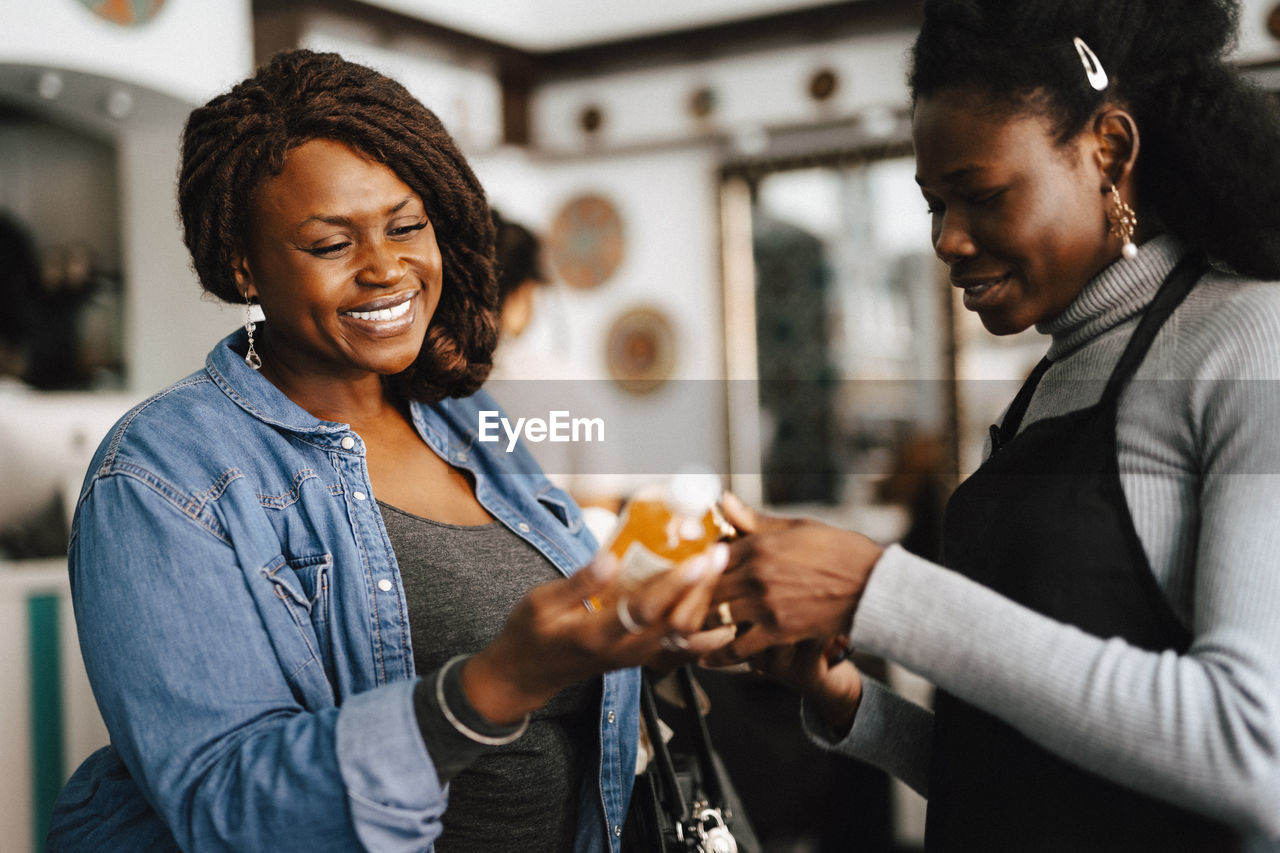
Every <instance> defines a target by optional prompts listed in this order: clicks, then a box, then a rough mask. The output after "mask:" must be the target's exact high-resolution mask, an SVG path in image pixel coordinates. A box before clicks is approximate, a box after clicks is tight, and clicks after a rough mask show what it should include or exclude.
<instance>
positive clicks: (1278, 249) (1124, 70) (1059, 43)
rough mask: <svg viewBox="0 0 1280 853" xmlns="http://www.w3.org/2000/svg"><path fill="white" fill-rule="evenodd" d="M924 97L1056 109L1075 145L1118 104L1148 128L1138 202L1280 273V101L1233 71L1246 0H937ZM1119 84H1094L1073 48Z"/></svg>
mask: <svg viewBox="0 0 1280 853" xmlns="http://www.w3.org/2000/svg"><path fill="white" fill-rule="evenodd" d="M924 16H925V17H924V24H923V26H922V28H921V30H920V34H919V36H918V37H917V39H916V42H915V47H914V48H913V50H912V54H911V69H910V74H909V79H908V83H909V85H910V88H911V94H912V98H913V100H918V99H919V98H921V97H922V96H928V95H931V94H934V93H936V92H938V91H940V90H944V89H950V88H959V87H965V88H969V87H972V88H975V89H977V90H978V91H981V92H983V93H984V94H985V95H987V97H988V99H989V101H990V103H992V104H993V106H995V107H996V108H1008V109H1009V110H1011V111H1015V112H1016V111H1019V110H1022V111H1031V112H1036V113H1040V114H1043V115H1046V116H1047V117H1048V118H1049V119H1050V120H1051V121H1052V122H1053V125H1054V128H1055V130H1056V132H1057V133H1058V138H1059V141H1061V142H1066V141H1067V140H1069V139H1071V138H1072V137H1074V136H1075V135H1076V134H1077V133H1079V132H1080V131H1082V130H1083V129H1084V128H1085V126H1086V125H1087V124H1088V122H1089V121H1090V120H1091V118H1092V117H1093V116H1094V115H1095V114H1096V112H1097V110H1098V109H1099V108H1100V107H1101V106H1102V105H1103V103H1104V102H1106V101H1111V102H1114V103H1119V104H1121V105H1123V106H1125V107H1126V108H1127V109H1128V110H1129V111H1130V112H1131V113H1132V114H1133V116H1134V119H1135V121H1136V122H1137V124H1138V128H1139V131H1140V132H1141V134H1142V147H1141V150H1140V154H1139V160H1138V163H1137V165H1136V166H1135V169H1134V176H1135V180H1136V183H1137V190H1136V191H1137V195H1138V197H1139V199H1140V200H1141V201H1142V202H1143V203H1144V204H1146V205H1148V206H1149V207H1150V208H1151V209H1152V210H1154V212H1155V213H1156V214H1157V215H1158V216H1159V217H1160V219H1161V221H1162V222H1163V223H1164V225H1165V227H1166V228H1167V229H1168V230H1169V231H1170V232H1171V233H1173V234H1175V235H1177V236H1178V237H1180V238H1181V239H1183V240H1185V241H1186V242H1188V243H1189V244H1192V245H1195V246H1198V247H1200V248H1202V249H1204V250H1205V251H1206V252H1207V253H1208V254H1209V255H1210V256H1212V257H1214V258H1217V259H1218V260H1220V261H1221V262H1223V263H1225V264H1227V265H1229V266H1231V267H1233V268H1234V269H1236V270H1237V271H1238V272H1241V273H1243V274H1245V275H1250V276H1256V277H1258V278H1267V279H1272V278H1280V155H1278V152H1280V108H1277V105H1276V103H1275V101H1273V100H1272V99H1271V97H1270V96H1269V95H1268V94H1267V93H1265V92H1263V91H1262V90H1260V89H1258V88H1257V87H1255V86H1252V85H1251V84H1250V83H1248V81H1246V80H1245V79H1243V78H1242V77H1241V76H1240V75H1239V74H1238V73H1237V72H1236V71H1234V70H1233V69H1231V68H1229V67H1228V66H1227V65H1226V63H1225V61H1224V57H1225V55H1226V53H1227V52H1228V50H1229V49H1230V48H1231V47H1232V46H1233V44H1234V40H1235V35H1236V26H1237V23H1238V18H1239V9H1238V4H1237V2H1234V0H1106V2H1099V0H925V3H924ZM1077 36H1078V37H1079V38H1081V39H1083V40H1084V41H1085V43H1086V44H1088V45H1089V47H1090V48H1091V49H1092V50H1093V52H1094V53H1095V54H1097V56H1098V59H1099V60H1100V62H1101V63H1102V66H1103V68H1104V69H1105V70H1106V71H1107V74H1108V76H1109V77H1110V81H1111V82H1110V85H1109V86H1108V87H1107V88H1106V89H1105V90H1104V91H1102V92H1098V91H1095V90H1094V89H1093V88H1092V87H1091V86H1090V85H1089V84H1088V82H1087V81H1086V78H1085V74H1084V69H1083V67H1082V65H1081V60H1080V58H1079V56H1078V55H1077V54H1076V49H1075V46H1074V43H1073V39H1074V38H1075V37H1077Z"/></svg>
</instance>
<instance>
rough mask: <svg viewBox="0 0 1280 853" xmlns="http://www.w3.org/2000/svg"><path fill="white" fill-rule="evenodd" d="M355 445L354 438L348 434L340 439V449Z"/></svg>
mask: <svg viewBox="0 0 1280 853" xmlns="http://www.w3.org/2000/svg"><path fill="white" fill-rule="evenodd" d="M355 446H356V440H355V439H354V438H352V437H351V436H349V435H348V436H346V437H344V438H343V439H342V449H343V450H350V449H351V448H353V447H355Z"/></svg>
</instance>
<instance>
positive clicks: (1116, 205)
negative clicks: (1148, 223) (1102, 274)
mask: <svg viewBox="0 0 1280 853" xmlns="http://www.w3.org/2000/svg"><path fill="white" fill-rule="evenodd" d="M1107 224H1108V225H1109V226H1110V233H1111V234H1112V235H1114V236H1116V237H1118V238H1120V242H1121V243H1123V244H1124V245H1123V246H1121V247H1120V254H1121V255H1123V256H1124V259H1125V260H1126V261H1131V260H1133V259H1134V258H1136V257H1137V256H1138V247H1137V246H1135V245H1134V243H1133V232H1134V229H1135V228H1137V227H1138V215H1137V214H1136V213H1134V212H1133V208H1132V207H1130V206H1129V205H1127V204H1125V203H1124V200H1123V199H1122V198H1120V190H1118V189H1116V185H1115V184H1112V185H1111V205H1110V206H1109V207H1108V208H1107Z"/></svg>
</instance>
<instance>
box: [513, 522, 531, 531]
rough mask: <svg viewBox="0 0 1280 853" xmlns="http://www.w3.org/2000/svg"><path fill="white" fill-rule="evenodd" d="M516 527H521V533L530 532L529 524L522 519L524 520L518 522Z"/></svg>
mask: <svg viewBox="0 0 1280 853" xmlns="http://www.w3.org/2000/svg"><path fill="white" fill-rule="evenodd" d="M516 527H519V528H520V532H521V533H528V532H529V525H527V524H525V523H524V522H523V521H522V522H520V523H519V524H517V525H516Z"/></svg>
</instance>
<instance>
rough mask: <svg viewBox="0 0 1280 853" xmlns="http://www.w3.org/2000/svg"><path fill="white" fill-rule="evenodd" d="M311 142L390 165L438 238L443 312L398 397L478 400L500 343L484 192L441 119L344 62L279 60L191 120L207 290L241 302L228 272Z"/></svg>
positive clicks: (392, 85)
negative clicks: (338, 145) (295, 158)
mask: <svg viewBox="0 0 1280 853" xmlns="http://www.w3.org/2000/svg"><path fill="white" fill-rule="evenodd" d="M312 139H331V140H335V141H337V142H343V143H346V144H347V145H350V146H351V147H353V148H355V149H356V150H358V151H360V152H361V153H363V154H364V155H366V156H368V157H369V158H370V159H372V160H374V161H376V162H379V163H382V164H384V165H386V166H387V167H388V168H390V169H391V171H393V172H395V174H396V175H397V176H398V177H399V178H400V180H402V181H404V182H405V184H407V185H408V186H409V188H410V189H412V190H413V191H414V192H415V193H417V194H418V196H419V197H421V199H422V202H423V204H424V205H425V207H426V212H427V216H428V217H429V218H430V220H431V224H432V227H433V228H434V230H435V236H436V242H437V243H438V244H439V246H440V254H441V260H442V263H443V268H444V283H443V288H442V290H441V294H440V303H439V305H438V307H437V308H436V311H435V315H434V316H433V317H432V320H431V325H430V327H429V328H428V330H427V336H426V340H425V341H424V342H423V345H422V350H421V352H420V353H419V354H418V358H417V359H416V360H415V361H414V363H413V364H412V365H411V366H410V367H409V368H408V369H407V370H405V371H404V372H402V373H400V374H397V375H396V376H394V377H392V378H391V384H392V387H393V388H394V389H395V391H396V392H397V393H399V394H401V395H403V396H404V397H407V398H409V399H414V400H420V401H422V402H435V401H437V400H441V399H443V398H445V397H449V396H453V397H461V396H465V395H467V394H470V393H472V392H474V391H475V390H476V389H477V388H479V387H480V384H481V383H482V382H484V380H485V378H486V377H487V376H488V374H489V370H490V368H491V367H492V365H493V348H494V346H495V344H496V343H497V339H498V333H497V322H496V314H495V312H496V309H497V302H498V297H497V288H496V286H495V284H494V276H493V261H492V257H493V233H494V232H493V223H492V221H491V220H490V217H489V207H488V204H487V202H486V201H485V196H484V190H483V189H482V188H481V187H480V183H479V182H478V181H477V180H476V177H475V175H474V174H473V173H472V171H471V168H470V166H468V165H467V161H466V159H465V158H464V157H463V156H462V153H461V152H460V151H459V150H458V147H457V145H456V144H455V143H454V141H453V139H452V138H451V137H450V136H449V134H448V132H447V131H446V130H445V129H444V125H442V124H441V123H440V120H439V119H438V118H437V117H436V116H435V114H434V113H432V112H431V111H430V110H429V109H427V108H426V107H425V106H423V105H422V104H421V103H420V102H419V101H418V100H417V99H415V98H414V97H413V96H412V95H410V94H409V93H408V92H407V91H406V90H405V89H404V87H403V86H401V85H400V84H399V83H397V82H395V81H394V80H391V79H390V78H388V77H386V76H384V75H382V74H379V73H378V72H376V71H374V70H372V69H370V68H366V67H364V66H363V65H357V64H355V63H352V62H347V61H346V60H344V59H343V58H342V57H340V56H338V55H337V54H334V53H313V52H311V51H308V50H293V51H286V52H283V53H280V54H277V55H276V56H275V57H274V58H273V59H272V60H271V61H270V62H269V63H268V64H266V65H264V66H263V67H261V68H259V69H258V71H257V73H256V74H254V76H253V77H251V78H249V79H248V80H245V81H243V82H241V83H239V84H237V85H236V86H235V87H234V88H232V89H231V91H229V92H227V93H225V94H223V95H219V96H218V97H216V98H214V99H213V100H211V101H210V102H209V103H208V104H206V105H204V106H203V107H199V108H197V109H196V110H194V111H193V112H192V113H191V116H190V117H189V118H188V119H187V125H186V129H185V131H184V132H183V138H182V166H181V171H180V174H179V181H178V207H179V211H180V213H181V216H182V226H183V229H184V237H185V240H186V244H187V248H188V249H189V250H190V252H191V258H192V261H193V263H194V266H195V270H196V274H197V275H198V276H199V277H200V283H201V285H202V286H203V287H204V289H205V290H207V291H209V292H210V293H212V294H213V295H215V296H217V297H219V298H220V299H223V300H226V301H228V302H241V301H243V300H244V294H242V293H240V292H238V290H237V288H236V283H235V277H234V273H233V262H234V258H235V256H236V255H237V253H239V252H241V251H242V250H243V249H244V248H245V247H247V245H248V239H247V238H248V231H249V228H250V227H251V224H252V221H253V217H252V207H251V203H252V199H253V194H254V191H255V190H256V189H257V187H258V186H259V185H260V184H261V183H262V181H263V180H265V179H267V178H270V177H273V176H275V175H278V174H280V172H281V170H282V169H283V168H284V163H285V157H286V155H287V154H288V152H289V151H290V150H291V149H293V148H296V147H297V146H299V145H301V144H303V143H304V142H307V141H309V140H312Z"/></svg>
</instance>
